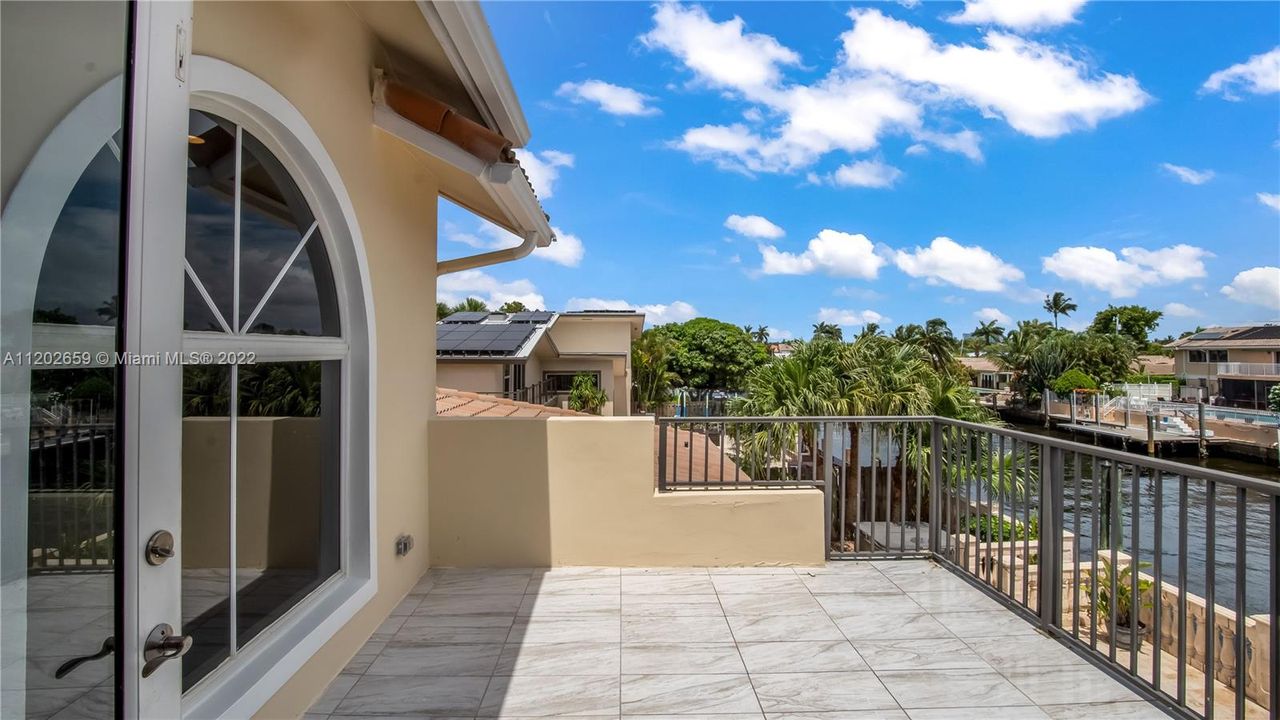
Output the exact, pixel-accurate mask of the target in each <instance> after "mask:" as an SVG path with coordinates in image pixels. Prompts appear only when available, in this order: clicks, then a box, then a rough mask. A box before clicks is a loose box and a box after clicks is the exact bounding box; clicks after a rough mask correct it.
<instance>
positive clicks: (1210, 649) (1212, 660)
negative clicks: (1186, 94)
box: [1204, 478, 1218, 720]
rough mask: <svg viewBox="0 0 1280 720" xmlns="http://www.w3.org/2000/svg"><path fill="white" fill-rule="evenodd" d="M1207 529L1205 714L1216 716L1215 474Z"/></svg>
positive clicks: (1208, 487) (1210, 485)
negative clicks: (1214, 712)
mask: <svg viewBox="0 0 1280 720" xmlns="http://www.w3.org/2000/svg"><path fill="white" fill-rule="evenodd" d="M1205 492H1206V494H1207V497H1206V498H1205V516H1204V521H1205V529H1204V555H1205V560H1204V607H1205V632H1204V646H1205V648H1204V696H1205V697H1204V716H1205V719H1206V720H1213V709H1214V708H1213V705H1214V703H1213V701H1214V697H1213V695H1214V692H1213V691H1214V676H1215V675H1217V667H1216V666H1217V657H1218V653H1217V650H1218V647H1217V645H1218V611H1217V610H1218V607H1217V599H1216V598H1215V597H1214V595H1215V593H1214V581H1215V580H1216V576H1217V569H1218V568H1217V562H1218V561H1217V558H1216V557H1215V555H1216V552H1215V551H1216V550H1217V547H1216V545H1217V542H1218V483H1217V482H1216V481H1214V480H1213V479H1212V478H1211V479H1209V480H1208V482H1206V483H1205Z"/></svg>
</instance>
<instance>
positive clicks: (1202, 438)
mask: <svg viewBox="0 0 1280 720" xmlns="http://www.w3.org/2000/svg"><path fill="white" fill-rule="evenodd" d="M1196 434H1197V435H1198V436H1199V442H1198V443H1197V448H1198V450H1199V452H1200V457H1201V458H1202V459H1203V458H1207V457H1209V440H1208V436H1207V435H1206V434H1205V428H1204V401H1203V400H1200V401H1198V402H1197V403H1196Z"/></svg>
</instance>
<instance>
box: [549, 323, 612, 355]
mask: <svg viewBox="0 0 1280 720" xmlns="http://www.w3.org/2000/svg"><path fill="white" fill-rule="evenodd" d="M549 334H550V335H551V340H552V341H553V342H555V344H556V349H558V350H559V351H560V352H562V353H565V354H572V353H628V352H630V351H631V323H630V321H623V320H610V319H608V318H585V317H574V316H572V315H561V316H560V317H558V318H556V323H555V325H552V326H551V330H550V331H549Z"/></svg>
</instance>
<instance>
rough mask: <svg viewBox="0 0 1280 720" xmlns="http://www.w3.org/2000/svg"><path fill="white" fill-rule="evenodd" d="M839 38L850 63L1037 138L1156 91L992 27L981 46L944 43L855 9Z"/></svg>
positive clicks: (1087, 122) (1113, 112)
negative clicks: (1000, 120) (963, 105)
mask: <svg viewBox="0 0 1280 720" xmlns="http://www.w3.org/2000/svg"><path fill="white" fill-rule="evenodd" d="M849 16H850V17H851V18H852V19H853V22H854V26H853V29H852V30H849V31H847V32H845V33H844V34H843V35H841V40H842V41H843V44H844V60H845V64H846V66H847V67H849V68H851V69H854V70H860V71H866V72H879V73H884V74H887V75H889V76H891V77H894V78H897V79H899V80H901V81H903V82H905V83H910V84H913V85H916V86H918V87H921V88H925V89H930V90H932V91H934V92H935V93H937V94H938V95H940V96H941V97H943V98H947V99H951V100H955V101H960V102H964V103H967V104H969V105H972V106H973V107H975V108H977V109H978V110H980V111H981V112H983V113H984V114H985V115H988V116H993V117H1001V118H1003V119H1004V120H1005V121H1006V122H1008V123H1009V125H1010V126H1012V127H1013V128H1014V129H1015V130H1017V131H1019V132H1021V133H1023V134H1026V135H1030V136H1032V137H1056V136H1058V135H1063V134H1065V133H1068V132H1072V131H1074V130H1082V129H1091V128H1093V127H1095V126H1097V124H1098V123H1099V122H1101V121H1102V120H1106V119H1108V118H1113V117H1117V116H1120V115H1124V114H1127V113H1131V112H1133V111H1135V110H1138V109H1139V108H1141V107H1142V106H1144V105H1146V104H1147V102H1149V101H1150V96H1148V95H1147V93H1146V92H1145V91H1144V90H1143V89H1142V88H1141V87H1140V86H1139V85H1138V81H1137V79H1136V78H1134V77H1132V76H1123V75H1117V74H1114V73H1101V74H1099V73H1097V72H1096V71H1095V70H1094V69H1093V68H1092V67H1090V66H1089V65H1088V64H1087V63H1086V62H1084V61H1083V60H1079V59H1077V58H1075V57H1073V56H1072V55H1070V54H1068V53H1067V52H1065V51H1062V50H1058V49H1055V48H1052V47H1049V46H1048V45H1043V44H1040V43H1036V42H1033V41H1031V40H1027V39H1025V38H1021V37H1018V36H1016V35H1009V34H1005V33H1001V32H996V31H989V32H987V33H986V35H985V36H984V37H983V46H981V47H980V46H976V45H945V44H944V45H940V44H938V43H936V42H934V40H933V38H932V37H931V36H930V35H929V33H928V32H926V31H925V30H923V29H921V28H918V27H915V26H913V25H910V24H908V23H905V22H903V21H901V20H896V19H893V18H890V17H888V16H886V15H885V14H884V13H881V12H880V11H879V10H852V11H850V13H849Z"/></svg>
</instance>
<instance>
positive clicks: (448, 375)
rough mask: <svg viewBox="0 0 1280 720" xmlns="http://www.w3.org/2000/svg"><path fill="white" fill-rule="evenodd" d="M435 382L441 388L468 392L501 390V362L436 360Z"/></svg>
mask: <svg viewBox="0 0 1280 720" xmlns="http://www.w3.org/2000/svg"><path fill="white" fill-rule="evenodd" d="M435 366H436V382H437V383H439V385H440V387H442V388H450V389H452V390H466V391H468V392H501V391H502V364H501V363H482V362H437V363H436V364H435Z"/></svg>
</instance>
